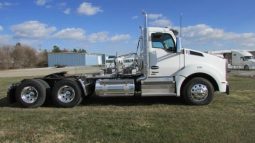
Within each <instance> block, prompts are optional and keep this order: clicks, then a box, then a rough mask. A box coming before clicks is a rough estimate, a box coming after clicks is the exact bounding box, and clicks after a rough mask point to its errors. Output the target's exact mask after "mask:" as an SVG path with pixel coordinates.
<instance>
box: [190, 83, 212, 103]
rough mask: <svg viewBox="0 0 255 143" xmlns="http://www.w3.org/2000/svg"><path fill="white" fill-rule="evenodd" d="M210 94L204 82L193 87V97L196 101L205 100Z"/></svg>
mask: <svg viewBox="0 0 255 143" xmlns="http://www.w3.org/2000/svg"><path fill="white" fill-rule="evenodd" d="M207 96H208V89H207V87H206V85H204V84H195V85H194V86H193V87H192V88H191V98H192V99H193V100H195V101H203V100H205V99H206V98H207Z"/></svg>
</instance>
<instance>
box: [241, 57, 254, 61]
mask: <svg viewBox="0 0 255 143" xmlns="http://www.w3.org/2000/svg"><path fill="white" fill-rule="evenodd" d="M251 59H254V57H253V56H244V57H243V60H244V61H248V60H251Z"/></svg>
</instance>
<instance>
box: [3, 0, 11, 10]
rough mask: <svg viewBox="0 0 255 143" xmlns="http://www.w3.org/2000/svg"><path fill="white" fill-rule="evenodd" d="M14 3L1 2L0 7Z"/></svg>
mask: <svg viewBox="0 0 255 143" xmlns="http://www.w3.org/2000/svg"><path fill="white" fill-rule="evenodd" d="M11 5H12V4H11V3H9V2H0V9H1V8H4V7H8V6H11Z"/></svg>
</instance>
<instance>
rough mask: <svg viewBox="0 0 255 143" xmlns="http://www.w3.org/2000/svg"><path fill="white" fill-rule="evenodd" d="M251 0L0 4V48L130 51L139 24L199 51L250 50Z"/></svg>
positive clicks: (11, 0) (16, 0)
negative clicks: (176, 31) (171, 33)
mask: <svg viewBox="0 0 255 143" xmlns="http://www.w3.org/2000/svg"><path fill="white" fill-rule="evenodd" d="M254 5H255V1H253V0H225V1H223V0H192V1H187V0H157V1H155V0H154V1H152V0H147V1H145V0H75V1H74V0H72V1H71V0H23V1H21V0H0V45H8V44H15V43H17V42H21V43H22V44H27V45H31V46H32V47H34V48H36V49H38V50H40V49H48V50H50V49H52V46H53V45H58V46H60V47H61V48H66V49H73V48H84V49H86V50H87V51H88V52H97V53H107V54H110V53H112V54H113V53H114V54H115V53H116V52H117V51H118V53H127V52H134V51H135V49H136V44H137V39H138V37H139V33H140V31H139V26H140V25H142V24H143V17H142V15H141V12H142V10H146V11H147V12H148V13H149V14H150V15H149V21H150V22H149V23H150V25H151V26H163V27H165V26H169V27H172V28H178V25H179V16H180V14H181V13H182V14H183V46H184V47H185V48H192V49H196V50H201V51H207V50H225V49H247V50H255V26H254V25H255V17H254V13H255V8H254Z"/></svg>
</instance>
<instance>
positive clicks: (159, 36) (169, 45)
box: [151, 33, 176, 52]
mask: <svg viewBox="0 0 255 143" xmlns="http://www.w3.org/2000/svg"><path fill="white" fill-rule="evenodd" d="M151 41H152V48H160V49H164V50H167V51H169V52H176V45H175V42H174V40H173V38H172V36H171V35H169V34H166V33H153V34H151Z"/></svg>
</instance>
